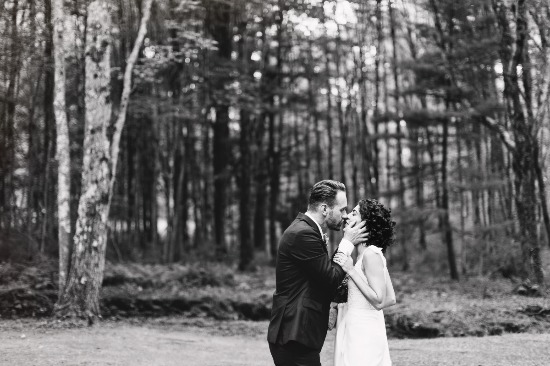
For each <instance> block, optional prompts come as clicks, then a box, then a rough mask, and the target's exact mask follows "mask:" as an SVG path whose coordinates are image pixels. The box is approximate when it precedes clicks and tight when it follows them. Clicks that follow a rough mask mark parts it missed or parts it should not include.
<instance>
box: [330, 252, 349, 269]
mask: <svg viewBox="0 0 550 366" xmlns="http://www.w3.org/2000/svg"><path fill="white" fill-rule="evenodd" d="M334 262H335V263H336V264H339V265H340V267H342V269H343V270H344V272H346V273H349V272H350V271H351V270H353V259H352V258H351V257H348V256H346V255H345V254H344V253H341V252H338V253H336V255H335V256H334Z"/></svg>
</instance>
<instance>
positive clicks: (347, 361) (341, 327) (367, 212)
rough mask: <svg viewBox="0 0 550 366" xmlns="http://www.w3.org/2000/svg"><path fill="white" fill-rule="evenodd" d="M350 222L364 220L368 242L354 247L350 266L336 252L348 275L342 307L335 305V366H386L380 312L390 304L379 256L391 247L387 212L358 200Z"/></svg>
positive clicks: (391, 225) (391, 295) (386, 276)
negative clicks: (354, 259) (355, 257)
mask: <svg viewBox="0 0 550 366" xmlns="http://www.w3.org/2000/svg"><path fill="white" fill-rule="evenodd" d="M349 217H350V221H351V220H353V221H357V222H359V221H362V220H365V221H366V225H365V226H366V227H367V232H368V233H369V240H368V242H366V243H364V244H359V245H358V246H357V260H356V262H355V264H352V263H351V261H346V259H347V258H345V256H344V254H341V253H337V254H336V256H335V257H334V261H335V262H337V263H339V264H340V263H341V265H342V268H343V269H344V271H345V272H346V273H347V274H348V276H349V278H348V281H347V286H348V294H347V303H341V304H339V305H338V320H337V323H336V341H335V350H334V366H391V359H390V352H389V348H388V339H387V336H386V324H385V322H384V313H383V311H382V309H384V308H387V307H389V306H392V305H394V304H395V292H394V290H393V285H392V283H391V279H390V275H389V273H388V269H387V267H386V258H385V257H384V252H385V251H386V248H387V247H388V246H389V245H391V244H392V242H393V238H394V230H393V229H394V226H395V222H394V221H392V220H391V214H390V210H389V209H386V208H385V207H384V206H383V205H382V204H380V203H379V202H378V201H376V200H373V199H367V200H361V201H359V204H358V205H357V206H356V207H355V208H354V209H353V211H352V212H351V214H350V215H349Z"/></svg>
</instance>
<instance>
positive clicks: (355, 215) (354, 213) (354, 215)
mask: <svg viewBox="0 0 550 366" xmlns="http://www.w3.org/2000/svg"><path fill="white" fill-rule="evenodd" d="M360 222H361V215H360V214H359V205H357V206H355V207H354V208H353V210H351V212H350V214H349V215H348V221H347V223H346V224H348V225H350V224H352V223H355V224H358V223H360Z"/></svg>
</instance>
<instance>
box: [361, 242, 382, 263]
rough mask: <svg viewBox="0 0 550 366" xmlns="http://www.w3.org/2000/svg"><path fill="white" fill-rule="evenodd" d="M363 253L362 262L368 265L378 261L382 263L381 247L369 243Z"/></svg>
mask: <svg viewBox="0 0 550 366" xmlns="http://www.w3.org/2000/svg"><path fill="white" fill-rule="evenodd" d="M364 253H365V254H363V263H364V264H368V265H373V264H377V263H380V264H382V265H383V264H384V263H383V262H384V259H383V258H384V254H382V249H380V248H379V247H376V246H374V245H369V246H368V247H367V248H366V250H365V252H364Z"/></svg>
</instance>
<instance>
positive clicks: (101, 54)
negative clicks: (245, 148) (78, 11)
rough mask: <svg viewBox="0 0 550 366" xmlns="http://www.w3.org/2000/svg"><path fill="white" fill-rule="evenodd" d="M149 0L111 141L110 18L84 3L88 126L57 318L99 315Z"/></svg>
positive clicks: (101, 5) (100, 5) (103, 8)
mask: <svg viewBox="0 0 550 366" xmlns="http://www.w3.org/2000/svg"><path fill="white" fill-rule="evenodd" d="M151 5H152V0H147V1H146V2H145V3H144V6H143V16H142V19H141V23H140V27H139V31H138V36H137V38H136V41H135V43H134V48H133V50H132V53H131V54H130V56H129V58H128V61H127V63H126V65H127V66H126V70H125V73H124V87H123V92H122V98H121V108H120V113H121V114H122V115H119V116H118V118H117V120H116V123H115V131H114V133H113V141H112V144H109V141H108V136H107V131H108V127H109V124H110V119H111V100H112V98H111V95H110V81H111V48H112V46H111V44H112V39H111V34H110V30H111V18H110V14H109V10H108V4H107V3H106V2H105V1H101V0H99V1H94V2H92V3H91V4H90V5H89V7H88V19H87V29H88V32H87V35H86V96H85V98H86V128H85V136H84V159H83V171H82V195H81V197H80V202H79V206H78V220H77V223H76V232H75V236H74V249H73V250H72V256H71V267H70V272H69V277H68V278H67V283H66V286H65V288H64V289H63V292H62V294H61V296H60V298H59V300H58V302H57V304H56V306H55V313H56V315H57V316H61V317H66V316H69V317H79V318H86V319H87V320H88V323H89V324H91V323H93V322H94V321H95V320H96V319H97V318H99V317H100V316H101V314H100V308H99V290H100V288H101V283H102V281H103V269H104V266H105V251H106V244H107V243H106V242H107V220H108V218H109V207H110V203H111V199H112V190H113V185H114V179H115V176H116V174H115V173H116V164H117V158H118V150H119V146H118V144H119V142H120V136H121V133H122V128H123V127H124V122H125V115H126V107H127V103H128V100H129V95H130V90H131V76H132V68H133V65H134V64H135V61H136V60H137V57H138V52H139V49H140V47H141V45H142V43H143V39H144V38H145V34H146V32H147V21H148V20H149V16H150V10H151Z"/></svg>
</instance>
